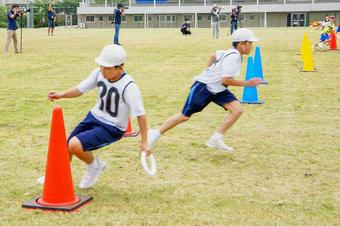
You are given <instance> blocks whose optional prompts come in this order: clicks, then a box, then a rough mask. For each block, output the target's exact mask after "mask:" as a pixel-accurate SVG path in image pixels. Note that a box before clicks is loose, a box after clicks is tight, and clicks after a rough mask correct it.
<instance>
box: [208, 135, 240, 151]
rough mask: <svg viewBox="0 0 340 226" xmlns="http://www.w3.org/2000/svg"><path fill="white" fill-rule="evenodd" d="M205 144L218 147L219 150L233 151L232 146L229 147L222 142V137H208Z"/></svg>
mask: <svg viewBox="0 0 340 226" xmlns="http://www.w3.org/2000/svg"><path fill="white" fill-rule="evenodd" d="M206 144H207V146H208V147H211V148H217V149H219V150H220V151H224V152H227V153H233V152H234V149H233V148H232V147H229V146H228V145H226V144H225V143H224V142H223V139H216V138H212V137H211V138H210V139H209V140H208V141H207V143H206Z"/></svg>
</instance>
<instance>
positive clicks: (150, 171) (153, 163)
mask: <svg viewBox="0 0 340 226" xmlns="http://www.w3.org/2000/svg"><path fill="white" fill-rule="evenodd" d="M149 158H150V161H151V169H150V168H149V166H148V164H147V163H146V152H145V151H142V154H141V155H140V162H141V163H142V166H143V169H144V172H145V173H147V174H148V175H150V176H155V175H156V171H157V166H156V160H155V157H154V156H153V154H151V155H149Z"/></svg>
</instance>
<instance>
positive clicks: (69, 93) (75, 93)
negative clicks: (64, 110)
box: [47, 87, 83, 101]
mask: <svg viewBox="0 0 340 226" xmlns="http://www.w3.org/2000/svg"><path fill="white" fill-rule="evenodd" d="M81 95H83V93H82V92H80V91H79V90H78V88H77V87H74V88H71V89H68V90H65V91H63V92H54V91H52V92H49V93H48V96H47V98H48V99H49V100H50V101H54V100H58V99H61V98H74V97H79V96H81Z"/></svg>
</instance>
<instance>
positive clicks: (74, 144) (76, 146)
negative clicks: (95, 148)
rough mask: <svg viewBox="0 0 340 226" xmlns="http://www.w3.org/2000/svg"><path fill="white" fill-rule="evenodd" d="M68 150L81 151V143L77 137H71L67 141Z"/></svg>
mask: <svg viewBox="0 0 340 226" xmlns="http://www.w3.org/2000/svg"><path fill="white" fill-rule="evenodd" d="M68 150H69V152H71V153H72V154H75V153H78V152H82V151H83V150H82V145H81V143H80V141H79V140H78V138H77V137H72V138H71V139H70V140H69V142H68Z"/></svg>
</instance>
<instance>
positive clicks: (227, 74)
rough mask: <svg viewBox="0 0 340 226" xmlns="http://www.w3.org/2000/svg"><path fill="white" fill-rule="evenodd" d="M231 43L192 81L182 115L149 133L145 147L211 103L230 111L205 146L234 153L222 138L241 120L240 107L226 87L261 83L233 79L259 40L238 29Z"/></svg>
mask: <svg viewBox="0 0 340 226" xmlns="http://www.w3.org/2000/svg"><path fill="white" fill-rule="evenodd" d="M231 39H232V42H233V47H234V48H232V49H230V50H227V51H224V50H219V51H216V53H215V54H214V55H212V56H211V57H210V59H209V61H208V67H207V68H206V69H205V70H204V71H203V72H202V74H200V75H199V76H197V77H196V78H195V82H194V84H193V85H192V87H191V89H190V92H189V95H188V98H187V100H186V103H185V105H184V107H183V110H182V112H181V113H178V114H176V115H174V116H172V117H171V118H169V119H168V120H167V121H165V122H164V123H163V124H162V125H161V127H160V128H159V129H151V130H149V132H148V138H149V140H148V143H149V145H150V147H151V148H152V147H153V146H154V144H155V143H156V141H157V140H158V139H159V138H160V137H161V135H163V134H164V133H165V132H167V131H168V130H170V129H171V128H173V127H175V126H177V125H178V124H180V123H183V122H185V121H187V120H189V118H190V116H191V115H192V114H194V113H196V112H200V111H202V110H203V109H204V108H205V107H206V106H207V105H208V104H209V103H210V102H214V103H215V104H217V105H219V106H221V107H222V108H224V109H225V110H230V112H231V113H230V114H229V115H228V116H227V117H226V119H225V120H224V121H223V122H222V123H221V125H220V126H219V127H218V129H217V131H216V132H215V133H214V134H213V135H212V136H211V137H210V139H209V140H208V141H207V143H206V144H207V145H208V146H209V147H212V148H217V149H219V150H221V151H224V152H229V153H231V152H233V148H231V147H229V146H228V145H226V144H225V143H224V141H223V137H224V135H225V133H226V131H227V130H228V129H229V128H230V127H231V126H232V125H233V124H234V123H235V122H236V120H237V119H238V118H239V117H240V116H241V114H242V107H241V104H240V102H239V101H238V100H237V98H236V97H235V96H234V94H233V93H231V92H230V91H229V90H228V89H227V87H228V86H257V85H259V84H261V82H262V80H261V79H260V78H253V79H251V80H248V81H241V80H236V79H234V78H235V77H236V76H238V75H239V74H240V67H241V62H242V55H248V54H249V53H250V52H251V50H252V43H253V42H254V41H257V40H258V39H257V38H256V37H255V36H254V34H253V32H252V31H250V30H249V29H246V28H240V29H238V30H236V31H235V32H233V34H232V36H231Z"/></svg>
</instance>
